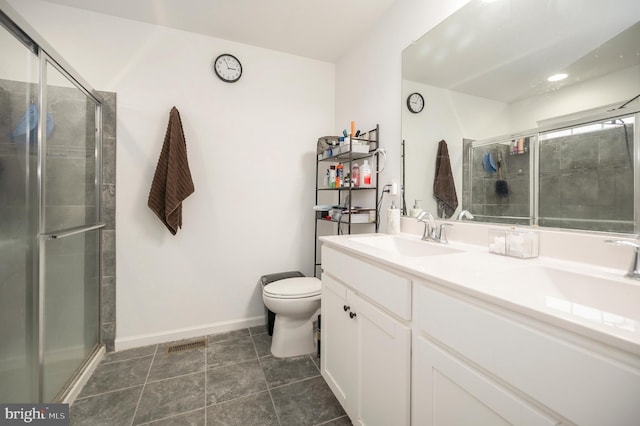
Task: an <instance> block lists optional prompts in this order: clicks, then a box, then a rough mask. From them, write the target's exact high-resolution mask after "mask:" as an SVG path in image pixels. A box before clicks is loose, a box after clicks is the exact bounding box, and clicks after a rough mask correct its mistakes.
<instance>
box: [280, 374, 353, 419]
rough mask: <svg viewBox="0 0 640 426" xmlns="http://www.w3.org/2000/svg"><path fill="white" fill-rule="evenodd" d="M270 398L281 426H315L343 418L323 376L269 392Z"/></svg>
mask: <svg viewBox="0 0 640 426" xmlns="http://www.w3.org/2000/svg"><path fill="white" fill-rule="evenodd" d="M271 396H272V398H273V403H274V404H275V407H276V412H277V413H278V417H279V418H280V424H281V425H282V426H304V425H316V424H320V423H323V422H326V421H329V420H332V419H337V418H338V417H341V416H344V415H345V412H344V410H343V409H342V406H341V405H340V403H339V402H338V400H337V399H336V398H335V397H334V396H333V394H332V393H331V390H330V389H329V386H327V384H326V383H325V382H324V379H322V377H315V378H313V379H308V380H304V381H301V382H296V383H292V384H290V385H286V386H281V387H279V388H275V389H272V390H271Z"/></svg>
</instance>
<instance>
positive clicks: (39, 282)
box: [0, 0, 105, 403]
mask: <svg viewBox="0 0 640 426" xmlns="http://www.w3.org/2000/svg"><path fill="white" fill-rule="evenodd" d="M0 21H1V23H2V25H3V26H4V27H5V28H6V29H7V31H9V32H10V33H11V34H13V35H14V36H15V37H16V38H17V39H18V40H20V41H21V42H22V43H23V44H24V45H25V46H26V47H27V48H28V49H29V50H31V51H32V52H33V53H34V54H35V55H36V56H37V57H38V59H37V60H38V68H39V76H38V80H39V81H38V88H37V92H38V104H39V108H40V114H39V117H38V124H37V135H38V144H37V147H38V161H37V170H36V173H37V188H36V192H37V194H36V198H37V199H38V203H37V205H35V206H33V208H34V209H37V216H38V224H37V235H35V236H34V237H35V243H34V248H33V253H34V256H37V257H38V258H37V259H34V262H33V263H34V265H35V264H38V268H35V267H34V269H35V270H34V271H33V280H32V283H31V286H30V287H29V291H30V293H31V295H32V297H31V298H30V299H31V301H32V302H31V304H30V306H28V307H27V311H28V312H31V314H32V315H31V316H30V318H31V321H33V336H34V337H33V339H34V341H37V343H36V348H34V349H33V352H32V353H33V357H34V361H35V360H37V363H38V365H37V383H34V385H35V386H36V387H37V390H36V394H37V398H38V401H37V402H41V403H42V402H49V401H44V357H45V353H44V322H45V318H44V296H45V290H46V283H45V282H44V281H45V260H46V257H45V244H44V243H45V242H46V241H47V240H53V239H62V238H65V237H69V236H72V235H77V234H80V233H86V232H90V231H94V230H98V232H99V234H98V238H97V240H98V247H97V253H98V262H97V269H98V293H97V294H98V303H97V328H98V330H97V342H96V345H95V346H94V348H93V349H92V351H90V352H89V354H88V355H87V356H86V357H85V359H84V361H83V362H81V364H80V365H79V366H78V369H77V370H76V371H75V373H74V375H72V377H69V378H68V379H67V383H66V384H65V386H64V388H63V389H60V390H59V391H58V393H57V395H56V396H55V397H54V398H53V402H56V401H61V400H62V399H63V398H64V396H65V395H66V394H67V393H68V391H69V385H70V384H72V383H73V382H74V380H75V379H76V376H77V375H78V374H79V373H80V372H81V371H82V370H83V369H84V367H85V365H86V364H88V363H89V362H90V361H91V359H92V358H93V357H94V355H95V354H96V353H97V352H98V351H99V349H100V346H101V344H102V335H101V334H102V330H101V326H100V324H101V322H102V318H101V315H102V312H101V297H102V291H101V290H102V274H101V273H100V271H101V269H102V238H101V236H102V233H101V232H100V231H99V230H100V229H101V228H103V227H104V226H105V223H104V222H102V205H101V201H102V200H101V198H102V197H101V189H102V108H103V101H102V99H101V97H100V95H99V94H97V92H96V91H95V90H94V89H93V88H92V87H91V85H89V84H88V83H87V82H86V81H85V80H84V79H83V78H82V77H81V76H80V75H79V74H78V73H77V72H76V71H75V70H74V69H73V67H71V66H70V65H69V64H68V63H67V62H66V61H65V60H64V59H63V58H62V56H61V55H60V54H58V53H57V52H56V50H55V49H54V48H53V47H51V45H50V44H49V43H48V42H47V41H46V40H44V38H42V37H41V36H40V35H39V34H38V33H37V31H35V29H34V28H33V27H32V26H31V25H30V24H29V23H28V22H27V21H25V20H24V19H23V18H22V17H21V16H20V14H18V13H17V12H16V11H15V10H14V9H13V7H12V6H11V5H10V4H9V3H8V2H7V1H6V0H0ZM48 64H51V65H52V66H53V67H54V68H55V69H56V70H57V71H58V72H60V73H61V74H62V75H63V76H64V77H66V78H67V79H68V80H69V81H70V82H71V83H72V84H73V85H74V87H75V88H76V89H78V90H80V91H81V92H82V93H83V94H85V95H86V96H87V97H88V98H89V99H91V101H92V102H93V103H94V104H95V127H96V130H95V131H96V133H95V147H94V150H95V152H94V158H95V179H94V186H95V189H96V190H95V197H96V200H95V206H96V219H95V220H96V223H93V224H88V225H86V226H79V227H74V228H69V229H61V230H58V231H57V232H53V233H45V223H46V222H45V219H46V217H45V208H44V207H45V205H44V202H45V196H46V188H45V184H44V183H45V182H46V181H45V179H46V167H45V160H46V146H47V141H46V116H47V104H46V101H47V99H46V89H47V84H46V83H47V65H48ZM34 317H35V318H34ZM34 352H35V353H34Z"/></svg>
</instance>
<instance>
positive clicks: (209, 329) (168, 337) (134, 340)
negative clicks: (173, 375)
mask: <svg viewBox="0 0 640 426" xmlns="http://www.w3.org/2000/svg"><path fill="white" fill-rule="evenodd" d="M264 324H265V318H264V316H259V317H252V318H245V319H242V320H235V321H223V322H218V323H215V324H207V325H204V326H198V327H189V328H181V329H176V330H169V331H166V332H162V333H153V334H143V335H138V336H130V337H122V338H118V337H117V336H116V341H115V349H116V351H122V350H125V349H132V348H139V347H142V346H148V345H155V344H158V343H165V342H173V341H175V340H182V339H190V338H193V337H200V336H207V335H209V334H216V333H224V332H226V331H233V330H239V329H242V328H248V327H255V326H258V325H264Z"/></svg>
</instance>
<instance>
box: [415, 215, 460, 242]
mask: <svg viewBox="0 0 640 426" xmlns="http://www.w3.org/2000/svg"><path fill="white" fill-rule="evenodd" d="M425 217H426V219H425ZM416 220H417V221H418V222H422V223H424V231H423V232H422V241H433V242H436V243H441V244H447V243H448V242H449V241H448V240H447V234H446V233H445V227H447V226H453V225H452V224H451V223H441V224H440V228H439V230H438V228H437V227H436V220H435V219H434V217H433V215H432V214H431V213H429V212H426V211H424V210H423V211H421V212H420V214H419V215H418V216H416Z"/></svg>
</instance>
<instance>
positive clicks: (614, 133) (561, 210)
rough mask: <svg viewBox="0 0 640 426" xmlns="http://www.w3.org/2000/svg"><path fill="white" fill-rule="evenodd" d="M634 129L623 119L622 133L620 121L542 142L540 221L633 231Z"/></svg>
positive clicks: (568, 226) (560, 224) (564, 226)
mask: <svg viewBox="0 0 640 426" xmlns="http://www.w3.org/2000/svg"><path fill="white" fill-rule="evenodd" d="M633 131H634V128H633V125H629V124H627V129H626V132H627V133H626V135H625V129H624V128H623V126H619V127H615V128H611V129H607V130H600V131H597V132H591V133H588V134H580V135H573V136H565V137H559V138H555V139H551V140H545V141H542V143H541V144H540V208H539V210H540V220H539V222H540V224H541V225H543V226H556V227H562V228H580V229H590V230H600V231H617V232H633V220H634V218H633V214H634V213H633V208H634V205H633V195H634V193H633V167H632V161H631V160H632V158H633ZM627 141H628V143H629V145H628V146H627ZM558 218H560V219H558ZM563 218H565V219H563ZM570 219H574V220H570ZM576 219H577V220H576ZM599 221H600V222H599Z"/></svg>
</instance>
